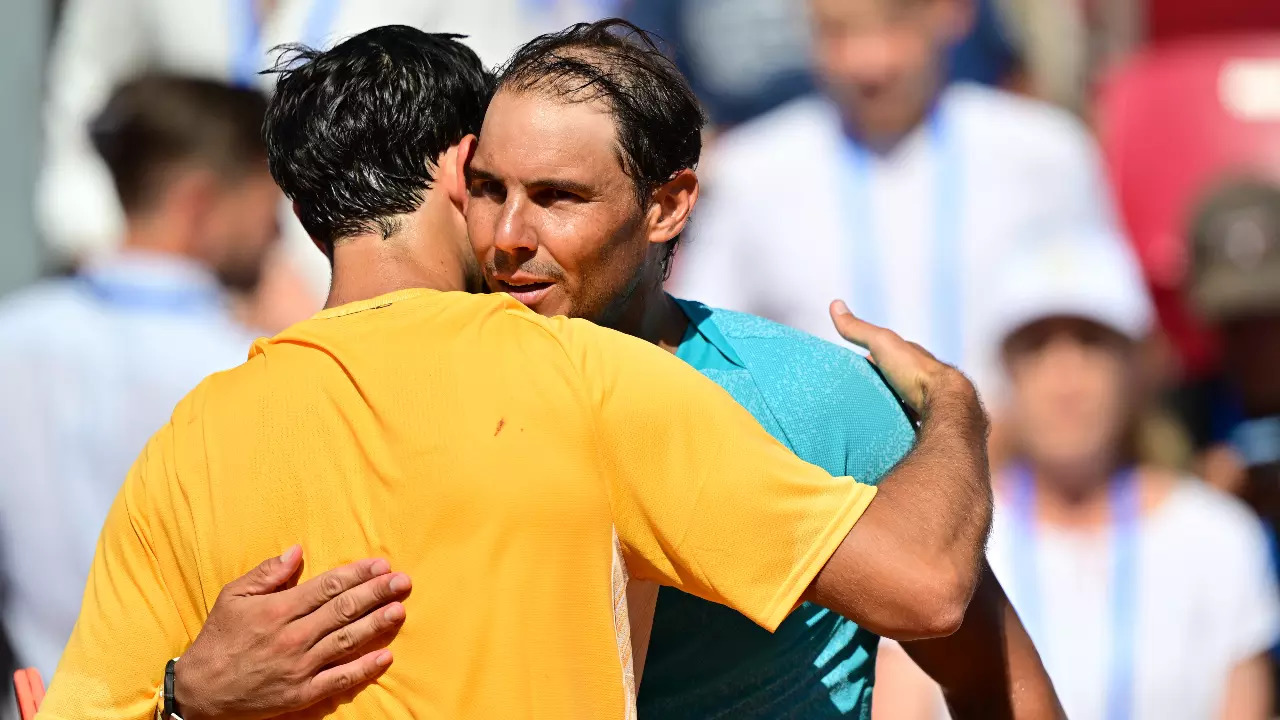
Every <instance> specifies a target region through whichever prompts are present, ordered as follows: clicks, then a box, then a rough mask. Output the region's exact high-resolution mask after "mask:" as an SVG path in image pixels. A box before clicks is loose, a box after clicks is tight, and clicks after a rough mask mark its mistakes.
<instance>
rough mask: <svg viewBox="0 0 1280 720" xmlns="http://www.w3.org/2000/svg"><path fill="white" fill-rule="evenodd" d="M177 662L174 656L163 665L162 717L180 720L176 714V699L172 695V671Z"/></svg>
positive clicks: (166, 719) (169, 719)
mask: <svg viewBox="0 0 1280 720" xmlns="http://www.w3.org/2000/svg"><path fill="white" fill-rule="evenodd" d="M177 664H178V658H174V659H172V660H170V661H169V662H168V664H166V665H165V666H164V717H165V720H182V717H181V716H180V715H178V701H177V700H175V699H174V697H173V671H174V666H176V665H177Z"/></svg>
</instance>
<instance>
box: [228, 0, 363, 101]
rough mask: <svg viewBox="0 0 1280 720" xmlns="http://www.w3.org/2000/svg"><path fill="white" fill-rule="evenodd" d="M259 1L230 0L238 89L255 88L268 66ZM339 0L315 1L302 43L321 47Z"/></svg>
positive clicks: (234, 76) (233, 77)
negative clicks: (259, 17)
mask: <svg viewBox="0 0 1280 720" xmlns="http://www.w3.org/2000/svg"><path fill="white" fill-rule="evenodd" d="M255 2H256V0H231V28H232V42H233V43H235V47H234V48H232V51H231V82H232V84H234V85H237V86H239V87H254V86H255V85H256V84H257V82H256V80H257V76H258V72H259V71H260V70H262V69H263V67H264V65H265V63H264V60H265V55H266V48H263V47H262V23H261V22H260V21H259V20H258V15H257V13H256V12H254V3H255ZM338 6H339V2H338V0H312V3H311V12H309V13H307V23H306V26H305V27H304V28H303V30H302V42H303V43H304V44H306V45H309V46H311V47H320V45H321V43H323V42H324V37H325V35H326V34H328V32H329V29H330V28H331V27H333V21H334V18H335V17H337V15H338Z"/></svg>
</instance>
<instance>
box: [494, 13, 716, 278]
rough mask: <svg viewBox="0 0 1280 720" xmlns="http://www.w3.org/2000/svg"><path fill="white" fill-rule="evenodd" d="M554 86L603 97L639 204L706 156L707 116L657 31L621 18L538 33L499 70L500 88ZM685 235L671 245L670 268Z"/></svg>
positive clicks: (573, 94)
mask: <svg viewBox="0 0 1280 720" xmlns="http://www.w3.org/2000/svg"><path fill="white" fill-rule="evenodd" d="M505 89H510V90H515V91H530V90H536V91H538V92H549V93H553V94H555V96H557V97H559V98H562V99H564V100H566V101H568V102H591V101H595V100H603V101H604V102H606V103H607V104H608V106H609V108H610V111H611V112H612V114H613V120H614V124H615V126H616V128H617V135H618V149H619V159H620V160H621V161H622V167H623V169H624V170H625V171H626V172H627V174H628V175H629V176H630V177H631V179H632V182H633V183H634V185H635V190H636V197H637V198H638V200H639V202H640V205H641V207H644V206H645V205H647V204H648V202H649V198H650V196H651V194H652V193H653V191H654V190H656V189H657V188H658V187H659V186H661V185H662V184H663V183H665V182H667V181H668V180H670V179H671V178H672V177H674V176H675V175H676V173H678V172H680V171H681V170H684V169H686V168H687V169H694V168H696V167H697V165H698V157H699V156H700V155H701V154H702V128H703V127H704V126H705V125H706V122H707V118H706V115H705V114H704V113H703V110H702V107H701V106H700V105H699V104H698V98H697V97H696V96H695V95H694V94H693V90H692V89H691V88H690V87H689V82H688V81H687V80H686V79H685V77H684V76H683V75H681V74H680V71H679V69H677V68H676V65H675V63H674V62H672V61H671V59H670V58H668V57H667V56H666V55H665V54H663V52H662V50H661V49H660V48H659V46H658V43H657V42H656V41H655V39H654V37H653V36H651V35H650V34H649V33H647V32H645V31H644V30H641V29H640V28H638V27H636V26H635V25H633V24H631V23H629V22H627V21H625V20H620V19H617V18H611V19H608V20H601V21H599V22H594V23H579V24H577V25H573V26H571V27H569V28H566V29H565V30H562V31H560V32H556V33H549V34H547V35H542V36H539V37H537V38H534V39H533V40H531V41H530V42H528V43H526V44H525V45H524V46H523V47H521V48H520V49H519V50H517V51H516V53H515V55H513V56H512V58H511V59H510V60H508V61H507V63H506V65H505V66H504V67H503V68H502V70H500V71H499V73H498V90H505ZM679 242H680V238H679V237H677V238H675V239H674V240H672V241H671V242H670V243H668V252H667V256H666V258H665V259H664V261H663V274H664V275H666V274H667V273H669V272H670V267H671V259H672V257H674V255H675V251H676V248H677V245H678V244H679Z"/></svg>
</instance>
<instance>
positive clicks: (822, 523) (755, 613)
mask: <svg viewBox="0 0 1280 720" xmlns="http://www.w3.org/2000/svg"><path fill="white" fill-rule="evenodd" d="M550 322H551V325H552V327H553V328H554V329H555V330H557V331H558V332H559V334H560V336H561V338H562V342H563V343H564V345H565V347H566V349H567V351H568V352H569V354H570V356H571V360H572V361H573V363H574V364H575V365H576V366H577V368H578V370H579V372H580V374H581V377H582V380H583V382H584V384H585V386H586V393H587V398H588V402H589V403H591V404H592V406H593V408H592V409H593V411H594V412H595V414H596V420H597V434H598V437H599V454H600V458H601V460H600V462H601V464H602V469H603V472H604V475H605V478H606V480H607V483H608V491H609V496H610V500H611V503H612V510H613V517H614V523H615V528H616V531H617V534H618V539H619V541H620V542H621V545H622V547H623V553H624V557H625V559H626V562H627V567H628V570H629V571H630V573H631V575H632V576H633V577H636V578H639V579H642V580H654V581H656V582H659V583H662V584H664V585H671V586H674V587H676V588H679V589H681V590H683V591H685V592H688V593H691V594H693V595H697V596H699V597H701V598H704V599H706V600H710V601H712V602H717V603H720V604H723V605H727V606H729V607H731V608H733V609H735V610H737V611H738V612H740V613H742V614H743V615H746V616H747V617H748V618H750V619H751V620H752V621H754V622H755V623H757V624H759V625H761V626H763V627H765V628H766V629H769V630H770V631H772V630H774V629H776V628H777V626H778V624H779V623H780V622H782V620H783V618H785V617H786V616H787V614H788V613H790V612H791V611H792V610H793V609H794V608H795V606H796V605H797V604H798V603H799V602H800V597H801V595H802V593H803V592H804V591H805V589H806V588H808V586H809V584H810V583H811V582H812V581H813V578H814V577H815V576H816V575H817V574H818V571H819V570H821V569H822V567H823V566H824V565H825V564H826V562H827V560H828V559H829V558H830V557H831V555H832V554H833V553H834V552H835V550H836V548H837V547H838V546H839V545H840V543H841V542H842V541H843V540H844V538H845V535H847V534H848V532H849V530H850V528H852V526H853V524H854V523H855V522H856V521H857V520H858V518H859V517H860V516H861V515H862V513H863V511H864V510H865V509H866V507H867V505H868V504H869V503H870V502H871V500H872V498H873V497H874V495H875V488H873V487H871V486H869V485H864V484H861V483H858V482H857V481H855V480H854V479H852V478H849V477H840V478H833V477H831V476H830V475H828V474H827V473H826V472H825V471H824V470H822V469H821V468H819V467H817V466H814V465H811V464H809V463H806V462H804V461H802V460H800V459H799V458H797V457H796V456H795V455H793V454H792V453H791V451H789V450H787V449H786V448H785V447H784V446H783V445H782V444H780V443H779V442H778V441H776V440H774V439H773V437H772V436H770V435H769V434H768V433H767V432H766V431H765V430H764V429H763V428H762V427H760V425H759V424H758V423H757V422H756V420H755V418H753V417H752V416H751V414H750V413H748V412H747V411H746V410H745V409H743V408H742V406H740V405H739V404H738V403H737V402H735V401H734V400H733V398H732V397H731V396H730V395H729V394H728V393H727V392H725V391H724V390H723V389H721V388H720V386H718V385H716V384H715V383H713V382H712V381H710V380H708V379H707V378H705V377H703V376H702V375H701V374H700V373H698V372H697V371H696V370H694V369H693V368H692V367H690V366H688V365H687V364H685V363H684V362H682V361H680V360H678V359H676V358H675V357H674V356H672V355H671V354H670V353H667V352H665V351H663V350H661V349H659V348H657V347H655V346H653V345H651V344H649V343H647V342H644V341H642V340H638V339H636V338H632V337H629V336H626V335H622V334H621V333H615V332H612V331H609V330H604V329H602V328H599V327H596V326H594V325H591V324H590V323H587V322H584V321H580V320H565V319H563V318H557V319H555V320H552V321H550Z"/></svg>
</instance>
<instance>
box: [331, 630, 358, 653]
mask: <svg viewBox="0 0 1280 720" xmlns="http://www.w3.org/2000/svg"><path fill="white" fill-rule="evenodd" d="M333 644H334V646H335V647H337V648H338V652H340V653H342V654H343V655H346V654H347V653H349V652H351V651H352V650H355V649H356V645H357V641H356V636H355V633H354V632H352V631H351V628H350V627H349V626H348V627H344V628H342V629H341V630H339V631H338V632H336V633H334V637H333Z"/></svg>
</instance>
